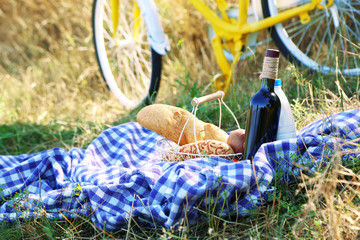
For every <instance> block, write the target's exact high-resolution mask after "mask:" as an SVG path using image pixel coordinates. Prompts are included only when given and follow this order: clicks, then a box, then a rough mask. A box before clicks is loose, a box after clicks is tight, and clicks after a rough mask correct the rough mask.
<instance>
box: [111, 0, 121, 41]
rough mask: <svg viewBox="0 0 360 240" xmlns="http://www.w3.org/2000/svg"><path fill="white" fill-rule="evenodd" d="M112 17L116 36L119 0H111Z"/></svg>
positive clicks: (113, 35)
mask: <svg viewBox="0 0 360 240" xmlns="http://www.w3.org/2000/svg"><path fill="white" fill-rule="evenodd" d="M110 7H111V19H112V24H113V33H112V37H113V38H115V35H116V31H117V26H118V25H119V0H111V3H110Z"/></svg>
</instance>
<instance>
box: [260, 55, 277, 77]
mask: <svg viewBox="0 0 360 240" xmlns="http://www.w3.org/2000/svg"><path fill="white" fill-rule="evenodd" d="M278 68H279V58H273V57H265V58H264V63H263V69H262V72H261V75H260V79H263V78H270V79H277V73H278Z"/></svg>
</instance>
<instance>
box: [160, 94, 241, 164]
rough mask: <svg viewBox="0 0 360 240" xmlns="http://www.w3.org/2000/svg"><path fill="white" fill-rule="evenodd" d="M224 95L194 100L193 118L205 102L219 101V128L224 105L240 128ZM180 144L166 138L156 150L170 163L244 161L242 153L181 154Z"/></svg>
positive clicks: (212, 95)
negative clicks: (196, 159)
mask: <svg viewBox="0 0 360 240" xmlns="http://www.w3.org/2000/svg"><path fill="white" fill-rule="evenodd" d="M224 95H225V94H224V92H222V91H218V92H217V93H213V94H210V95H207V96H203V97H200V98H194V99H193V100H192V101H191V105H192V106H193V110H192V112H191V116H196V111H197V108H198V106H199V105H200V104H202V103H204V102H209V101H212V100H215V99H218V100H219V103H220V122H219V127H220V126H221V104H223V105H224V106H225V107H226V108H227V109H228V110H229V111H230V113H231V114H232V116H233V118H234V119H235V122H236V124H237V126H238V128H240V126H239V123H238V122H237V120H236V118H235V116H234V114H233V113H232V111H231V110H230V108H229V107H228V106H227V105H226V104H225V103H224V101H223V97H224ZM191 116H190V117H189V119H188V121H189V120H190V118H191ZM188 121H187V122H188ZM187 122H186V123H185V125H184V127H183V130H184V129H185V127H186V124H187ZM194 126H195V124H194ZM194 136H195V129H194ZM181 137H182V133H181V134H180V137H179V139H181ZM195 140H196V136H195ZM195 142H196V141H195ZM178 144H179V143H178ZM178 144H176V143H174V142H173V141H170V140H168V139H166V138H164V139H161V140H159V141H157V142H156V150H157V152H158V154H159V155H160V157H161V159H162V160H163V161H169V162H182V161H186V160H189V159H194V158H206V157H220V158H224V159H227V160H230V161H235V162H236V161H240V160H241V159H242V153H236V154H227V155H209V154H204V153H201V152H200V151H199V152H198V153H197V154H194V153H184V152H179V151H178V150H179V148H180V147H179V145H178Z"/></svg>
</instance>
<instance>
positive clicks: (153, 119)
mask: <svg viewBox="0 0 360 240" xmlns="http://www.w3.org/2000/svg"><path fill="white" fill-rule="evenodd" d="M189 117H191V118H190V120H189V121H188V123H187V124H186V127H185V129H184V132H183V134H182V137H181V139H180V141H179V138H180V134H181V131H182V130H183V128H184V126H185V123H186V121H187V120H188V119H189ZM194 118H195V133H196V141H203V140H218V141H221V142H224V143H226V142H227V139H228V134H227V133H226V132H225V131H224V130H222V129H220V128H219V127H217V126H215V125H213V124H211V123H205V122H203V121H201V120H199V119H198V118H196V117H195V116H193V115H192V114H191V113H190V112H189V111H187V110H185V109H182V108H179V107H174V106H170V105H166V104H152V105H149V106H146V107H144V108H143V109H141V110H140V111H139V112H138V114H137V116H136V120H137V122H138V123H139V124H140V125H141V126H143V127H145V128H147V129H150V130H152V131H154V132H156V133H158V134H160V135H162V136H164V137H165V138H167V139H169V140H171V141H173V142H175V143H178V142H179V145H180V146H183V145H185V144H189V143H193V142H195V135H194Z"/></svg>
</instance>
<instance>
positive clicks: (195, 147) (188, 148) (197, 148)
mask: <svg viewBox="0 0 360 240" xmlns="http://www.w3.org/2000/svg"><path fill="white" fill-rule="evenodd" d="M199 152H200V156H207V155H218V156H222V157H225V158H226V155H229V154H235V152H234V150H233V149H232V148H231V147H230V146H229V145H228V144H227V143H224V142H220V141H217V140H203V141H199V142H196V143H189V144H186V145H183V146H181V147H180V148H179V149H175V148H172V149H171V150H170V151H169V152H167V153H165V154H164V156H163V158H164V160H167V161H171V162H181V161H185V160H188V159H192V158H195V157H196V156H194V155H187V154H196V155H197V157H199V156H198V155H199Z"/></svg>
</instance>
